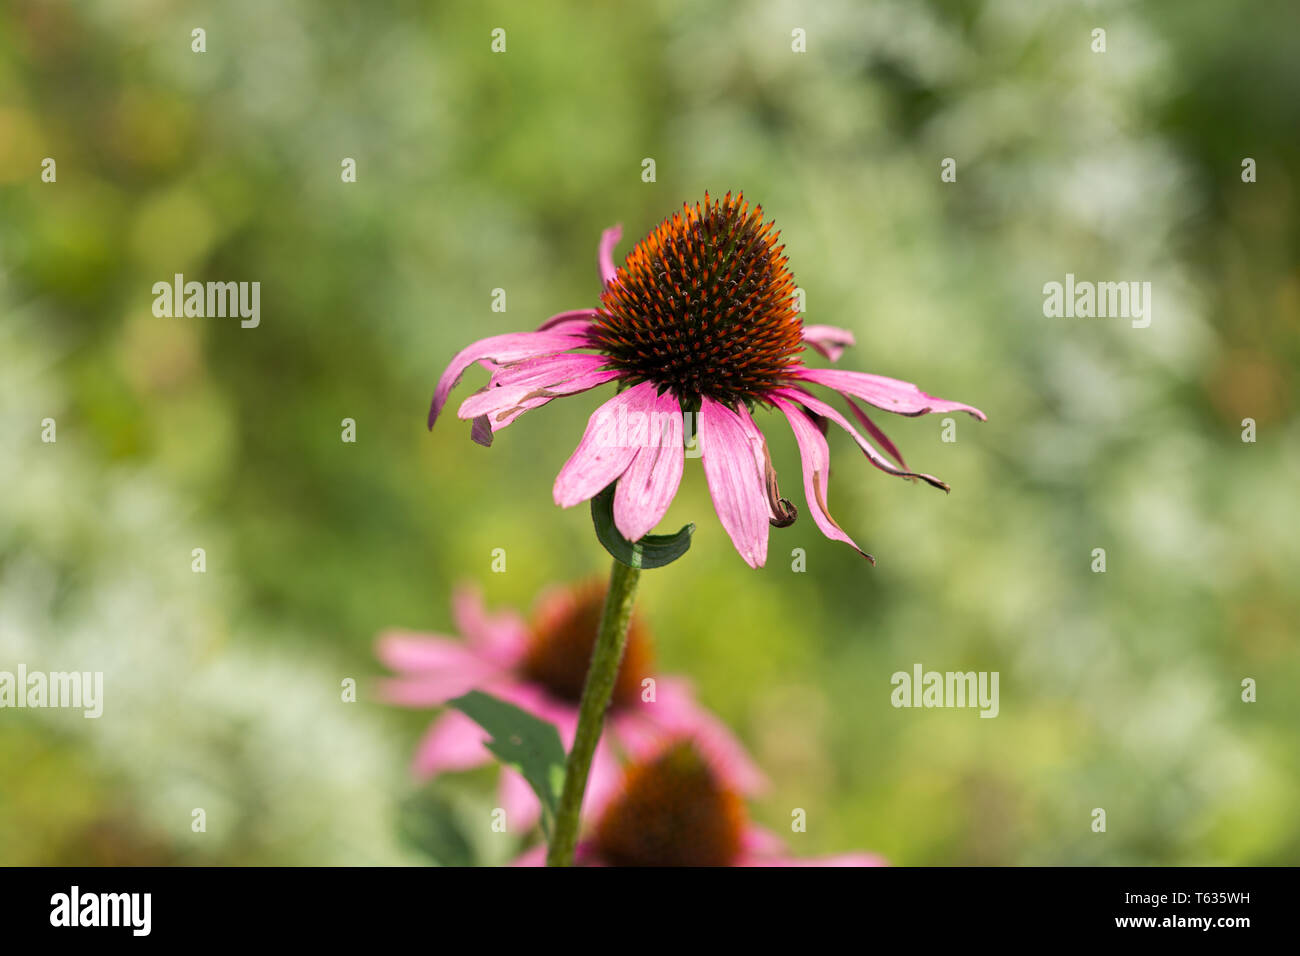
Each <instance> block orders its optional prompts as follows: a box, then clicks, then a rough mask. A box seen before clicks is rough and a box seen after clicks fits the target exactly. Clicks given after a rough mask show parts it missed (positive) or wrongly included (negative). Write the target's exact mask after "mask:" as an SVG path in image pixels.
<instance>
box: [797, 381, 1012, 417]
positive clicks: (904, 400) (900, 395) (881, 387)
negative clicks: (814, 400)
mask: <svg viewBox="0 0 1300 956" xmlns="http://www.w3.org/2000/svg"><path fill="white" fill-rule="evenodd" d="M790 374H791V375H792V376H793V377H795V378H800V379H803V380H804V381H806V382H813V383H814V384H817V385H824V386H826V387H827V388H833V389H835V391H837V392H842V393H844V394H845V395H852V396H854V397H855V398H860V399H862V400H863V401H864V402H866V403H867V404H869V405H875V406H876V407H877V408H883V409H884V410H885V411H887V412H894V413H895V414H898V415H908V416H916V415H925V414H930V413H934V412H966V413H967V414H970V415H974V416H975V417H976V418H978V419H979V420H980V421H987V419H988V416H987V415H985V414H984V413H983V412H981V411H980V410H979V409H978V408H975V407H974V406H973V405H965V404H963V403H962V402H951V401H948V400H947V399H945V398H935V397H934V396H933V395H927V394H925V392H923V391H921V390H920V389H919V388H917V387H916V386H915V385H913V384H912V383H911V382H903V381H899V380H898V379H896V378H885V376H883V375H868V374H867V373H866V372H846V371H844V370H843V369H833V368H798V369H794V370H792V371H791V372H790Z"/></svg>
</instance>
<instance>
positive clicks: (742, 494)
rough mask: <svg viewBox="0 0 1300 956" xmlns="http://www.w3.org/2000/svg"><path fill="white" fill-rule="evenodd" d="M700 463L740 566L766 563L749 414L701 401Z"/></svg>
mask: <svg viewBox="0 0 1300 956" xmlns="http://www.w3.org/2000/svg"><path fill="white" fill-rule="evenodd" d="M699 440H700V460H701V461H702V462H703V464H704V476H705V478H706V479H707V480H708V483H709V495H710V496H711V497H712V498H713V507H714V509H715V510H716V511H717V512H718V520H719V521H720V522H722V527H723V528H724V529H725V530H726V532H727V534H728V535H729V536H730V538H731V543H732V544H734V545H735V546H736V550H737V551H738V552H740V556H741V557H742V558H744V559H745V563H746V564H748V565H749V566H750V567H752V568H761V567H762V566H763V564H764V562H765V561H766V560H767V532H768V514H769V512H768V502H767V492H766V489H765V487H764V481H763V474H762V471H761V468H760V466H759V464H758V463H759V462H761V461H762V458H761V455H762V440H763V436H762V434H761V433H759V431H758V427H757V426H756V425H755V424H754V421H753V419H752V418H750V417H749V413H748V412H747V411H744V410H743V409H742V410H741V411H740V412H739V413H738V412H736V411H733V410H732V409H730V408H728V407H727V406H725V405H723V404H721V403H720V402H717V401H714V400H713V399H711V398H708V397H707V396H706V397H704V398H703V399H702V402H701V407H700V418H699Z"/></svg>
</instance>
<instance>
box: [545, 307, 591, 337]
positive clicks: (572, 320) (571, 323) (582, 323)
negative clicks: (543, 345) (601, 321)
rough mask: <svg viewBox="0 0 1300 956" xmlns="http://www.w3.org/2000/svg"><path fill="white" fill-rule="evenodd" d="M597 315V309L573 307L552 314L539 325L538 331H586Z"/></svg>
mask: <svg viewBox="0 0 1300 956" xmlns="http://www.w3.org/2000/svg"><path fill="white" fill-rule="evenodd" d="M595 317H596V310H595V309H571V310H570V311H568V312H560V313H557V314H556V315H553V316H551V317H550V318H549V319H547V320H546V321H545V322H543V323H542V324H541V325H539V326H538V327H537V331H538V332H576V333H582V332H585V331H586V330H587V329H588V328H590V327H591V320H592V319H594V318H595Z"/></svg>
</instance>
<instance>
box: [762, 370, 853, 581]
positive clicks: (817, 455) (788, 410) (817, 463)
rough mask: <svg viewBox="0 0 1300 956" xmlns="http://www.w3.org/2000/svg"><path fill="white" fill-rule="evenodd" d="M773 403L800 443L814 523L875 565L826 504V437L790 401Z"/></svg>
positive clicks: (829, 457) (829, 460) (828, 453)
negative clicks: (783, 415) (781, 412)
mask: <svg viewBox="0 0 1300 956" xmlns="http://www.w3.org/2000/svg"><path fill="white" fill-rule="evenodd" d="M772 402H773V403H774V404H775V405H776V407H777V408H779V409H780V410H781V411H783V412H785V417H786V419H788V420H789V422H790V427H791V428H793V429H794V437H795V441H796V442H798V443H799V457H800V458H801V459H802V461H803V489H804V495H805V497H807V499H808V510H809V511H811V512H812V516H813V521H814V522H816V524H817V527H819V528H821V530H822V534H824V535H826V537H828V538H831V539H833V540H835V541H843V542H844V543H845V544H847V545H849V546H850V547H851V548H853V550H854V551H856V552H858V554H860V555H862V556H863V557H864V558H866V559H867V560H868V561H870V562H871V563H872V564H875V563H876V559H875V558H873V557H872V556H871V555H869V554H867V552H865V551H863V550H862V549H861V548H859V547H858V545H857V542H855V541H854V540H853V539H852V538H850V537H849V536H848V535H847V534H846V533H845V532H844V529H843V528H841V527H840V526H839V524H838V523H837V522H836V521H835V519H834V518H832V517H831V515H830V510H829V509H828V508H827V505H826V491H827V485H828V484H829V476H830V467H831V453H830V448H829V446H827V444H826V436H825V435H823V434H822V433H821V430H820V429H818V428H817V426H816V425H814V424H813V422H812V420H811V419H810V418H808V416H807V415H806V414H804V412H803V410H802V409H799V408H796V407H795V406H794V405H792V404H791V403H790V402H788V401H786V400H785V399H783V398H779V397H777V396H775V395H774V396H772Z"/></svg>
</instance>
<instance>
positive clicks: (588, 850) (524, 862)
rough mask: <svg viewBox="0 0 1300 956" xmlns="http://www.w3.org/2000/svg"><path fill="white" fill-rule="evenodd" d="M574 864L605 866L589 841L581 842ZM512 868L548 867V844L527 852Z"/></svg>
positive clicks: (538, 845)
mask: <svg viewBox="0 0 1300 956" xmlns="http://www.w3.org/2000/svg"><path fill="white" fill-rule="evenodd" d="M573 862H574V863H576V864H577V865H578V866H602V865H603V864H602V863H601V862H600V860H599V859H598V858H597V856H596V849H595V847H594V846H592V844H591V842H590V841H589V840H579V841H578V846H577V847H576V848H575V849H574V852H573ZM510 865H511V866H545V865H546V844H545V843H539V844H537V846H535V847H532V848H531V849H528V850H525V851H524V852H523V853H521V854H520V855H519V856H518V857H516V858H515V860H514V862H513V863H511V864H510Z"/></svg>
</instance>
